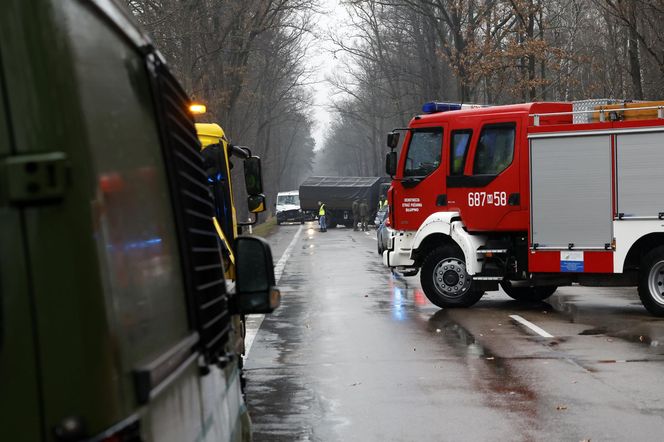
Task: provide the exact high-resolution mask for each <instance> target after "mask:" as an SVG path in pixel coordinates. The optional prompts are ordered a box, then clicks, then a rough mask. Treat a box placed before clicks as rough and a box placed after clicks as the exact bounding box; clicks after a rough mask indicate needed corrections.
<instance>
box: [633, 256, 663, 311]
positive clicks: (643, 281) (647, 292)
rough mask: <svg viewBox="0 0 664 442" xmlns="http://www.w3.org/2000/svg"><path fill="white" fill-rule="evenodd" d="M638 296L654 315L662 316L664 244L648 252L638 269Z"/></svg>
mask: <svg viewBox="0 0 664 442" xmlns="http://www.w3.org/2000/svg"><path fill="white" fill-rule="evenodd" d="M639 298H641V302H642V303H643V306H644V307H645V308H646V310H648V311H649V312H650V313H651V314H652V315H654V316H664V246H659V247H656V248H654V249H652V250H651V251H650V252H648V253H647V254H646V255H645V256H644V257H643V259H642V261H641V267H640V270H639Z"/></svg>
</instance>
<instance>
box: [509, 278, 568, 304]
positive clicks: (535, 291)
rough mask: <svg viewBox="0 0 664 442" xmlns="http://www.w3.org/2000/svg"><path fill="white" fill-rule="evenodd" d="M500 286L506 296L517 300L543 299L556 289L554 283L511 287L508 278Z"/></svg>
mask: <svg viewBox="0 0 664 442" xmlns="http://www.w3.org/2000/svg"><path fill="white" fill-rule="evenodd" d="M500 286H501V287H502V288H503V290H504V291H505V293H507V296H509V297H510V298H512V299H516V300H517V301H544V300H545V299H546V298H548V297H550V296H551V295H553V294H554V293H555V292H556V290H557V289H558V287H557V286H555V285H547V286H540V287H513V286H512V283H511V282H510V281H508V280H505V281H502V282H501V283H500Z"/></svg>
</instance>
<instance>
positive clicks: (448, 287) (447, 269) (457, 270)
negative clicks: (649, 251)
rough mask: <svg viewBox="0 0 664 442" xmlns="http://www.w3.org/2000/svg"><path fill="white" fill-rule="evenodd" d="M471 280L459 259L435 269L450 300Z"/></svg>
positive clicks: (440, 290)
mask: <svg viewBox="0 0 664 442" xmlns="http://www.w3.org/2000/svg"><path fill="white" fill-rule="evenodd" d="M663 264H664V263H663ZM470 279H471V278H470V276H469V275H468V273H467V272H466V264H465V263H464V262H463V261H461V260H460V259H457V258H445V259H443V260H442V261H440V262H439V263H438V264H436V267H434V269H433V284H434V287H436V290H437V291H438V293H440V294H441V295H443V296H446V297H449V298H458V297H460V296H463V295H464V294H465V293H466V292H467V291H468V289H469V288H470Z"/></svg>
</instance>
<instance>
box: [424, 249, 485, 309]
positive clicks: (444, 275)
mask: <svg viewBox="0 0 664 442" xmlns="http://www.w3.org/2000/svg"><path fill="white" fill-rule="evenodd" d="M448 267H449V269H448ZM420 283H421V284H422V289H423V290H424V294H425V295H426V296H427V298H429V301H431V302H432V303H434V304H435V305H437V306H438V307H441V308H454V307H470V306H471V305H473V304H475V303H476V302H477V301H479V300H480V298H481V297H482V296H483V295H484V292H483V291H480V290H475V289H473V281H472V277H471V276H470V275H468V273H466V268H465V260H464V257H463V253H461V252H460V251H458V250H456V249H455V248H454V247H451V246H442V247H438V248H435V249H433V250H432V251H431V252H429V254H428V255H427V256H426V258H424V263H423V264H422V271H421V272H420Z"/></svg>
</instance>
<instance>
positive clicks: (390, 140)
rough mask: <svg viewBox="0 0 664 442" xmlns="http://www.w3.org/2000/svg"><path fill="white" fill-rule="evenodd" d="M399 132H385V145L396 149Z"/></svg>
mask: <svg viewBox="0 0 664 442" xmlns="http://www.w3.org/2000/svg"><path fill="white" fill-rule="evenodd" d="M399 135H400V134H399V132H390V133H389V134H387V147H389V148H390V149H396V148H397V146H398V145H399Z"/></svg>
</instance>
